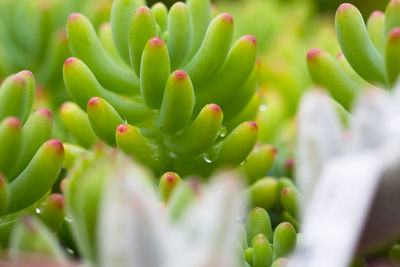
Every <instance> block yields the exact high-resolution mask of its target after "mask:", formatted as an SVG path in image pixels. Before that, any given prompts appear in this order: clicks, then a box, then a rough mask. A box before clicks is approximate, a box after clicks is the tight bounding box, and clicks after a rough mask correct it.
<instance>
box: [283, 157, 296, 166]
mask: <svg viewBox="0 0 400 267" xmlns="http://www.w3.org/2000/svg"><path fill="white" fill-rule="evenodd" d="M285 166H286V168H293V167H294V159H293V158H288V159H286V161H285Z"/></svg>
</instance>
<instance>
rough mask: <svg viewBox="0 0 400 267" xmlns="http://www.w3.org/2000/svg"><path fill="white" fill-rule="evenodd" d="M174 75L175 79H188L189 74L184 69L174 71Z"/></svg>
mask: <svg viewBox="0 0 400 267" xmlns="http://www.w3.org/2000/svg"><path fill="white" fill-rule="evenodd" d="M174 77H175V79H177V80H178V81H180V80H184V79H186V78H187V77H188V75H187V74H186V72H184V71H183V70H177V71H175V72H174Z"/></svg>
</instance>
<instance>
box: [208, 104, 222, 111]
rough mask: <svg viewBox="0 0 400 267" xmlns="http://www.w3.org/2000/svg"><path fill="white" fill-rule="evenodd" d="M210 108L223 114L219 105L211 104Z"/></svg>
mask: <svg viewBox="0 0 400 267" xmlns="http://www.w3.org/2000/svg"><path fill="white" fill-rule="evenodd" d="M208 107H209V109H211V110H213V111H215V112H221V108H220V107H219V106H218V105H217V104H209V105H208Z"/></svg>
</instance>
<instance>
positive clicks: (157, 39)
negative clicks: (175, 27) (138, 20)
mask: <svg viewBox="0 0 400 267" xmlns="http://www.w3.org/2000/svg"><path fill="white" fill-rule="evenodd" d="M149 45H150V46H162V45H164V41H163V39H161V38H160V37H154V38H151V39H150V40H149Z"/></svg>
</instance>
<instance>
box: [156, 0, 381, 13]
mask: <svg viewBox="0 0 400 267" xmlns="http://www.w3.org/2000/svg"><path fill="white" fill-rule="evenodd" d="M157 1H158V0H149V1H148V3H149V4H153V3H155V2H157ZM252 1H253V0H216V1H213V2H214V3H217V5H218V3H220V2H225V3H226V2H252ZM268 1H270V0H265V2H268ZM163 2H164V3H165V4H167V5H169V6H170V5H172V4H173V3H175V2H177V1H176V0H164V1H163ZM281 2H313V4H314V5H315V7H316V8H317V10H318V11H320V12H334V11H335V10H336V8H337V7H338V6H339V5H340V4H341V3H343V2H347V3H352V4H354V5H356V6H357V7H359V9H360V10H361V11H362V13H363V14H366V16H367V15H369V14H370V13H371V12H372V11H374V10H376V9H378V10H383V9H384V8H385V6H386V4H387V3H388V2H389V0H347V1H342V0H310V1H309V0H281Z"/></svg>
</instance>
